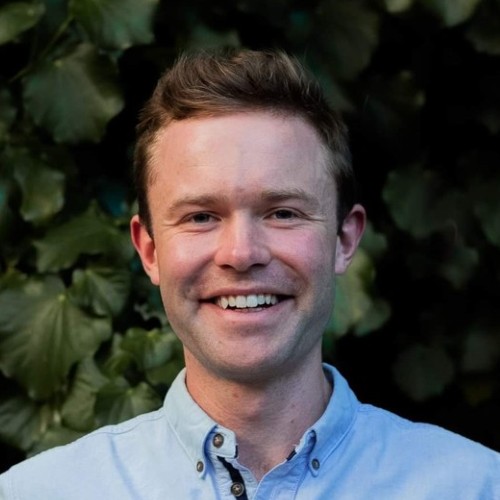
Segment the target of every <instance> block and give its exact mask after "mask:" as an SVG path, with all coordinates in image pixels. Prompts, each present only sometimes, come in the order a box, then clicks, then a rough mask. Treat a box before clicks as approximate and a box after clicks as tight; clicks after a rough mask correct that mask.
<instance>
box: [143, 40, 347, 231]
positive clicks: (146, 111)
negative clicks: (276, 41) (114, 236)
mask: <svg viewBox="0 0 500 500" xmlns="http://www.w3.org/2000/svg"><path fill="white" fill-rule="evenodd" d="M241 111H270V112H273V113H279V114H293V115H298V116H301V117H303V118H305V119H306V120H307V121H308V122H309V123H310V124H311V125H312V126H313V127H314V129H315V130H316V131H317V132H318V133H319V135H320V137H321V139H322V140H323V141H324V144H325V145H326V147H327V150H328V151H329V155H330V164H331V165H330V166H331V171H332V175H333V177H334V179H335V182H336V186H337V196H338V202H337V219H338V222H339V228H340V225H341V223H342V220H343V219H344V217H345V216H346V215H347V213H348V212H349V210H350V209H351V208H352V205H353V204H354V196H355V182H354V174H353V170H352V165H351V155H350V151H349V146H348V139H347V128H346V126H345V124H344V122H343V121H342V120H341V118H340V117H339V115H338V114H337V113H336V112H335V111H333V110H332V109H331V107H330V106H329V105H328V102H327V100H326V98H325V96H324V94H323V92H322V90H321V87H320V85H319V83H318V82H317V81H316V80H315V79H314V78H313V77H312V76H311V75H310V74H309V73H308V72H307V71H306V70H305V68H304V67H303V66H302V65H301V64H300V63H299V61H298V60H297V59H296V58H294V57H291V56H289V55H287V54H285V53H284V52H282V51H252V50H245V49H244V50H230V51H226V52H199V53H196V54H189V55H188V54H184V55H182V56H180V57H179V58H178V59H177V61H176V62H175V64H174V65H173V66H172V67H171V68H169V69H168V70H167V71H166V72H165V73H164V74H163V76H162V77H161V78H160V80H159V81H158V84H157V86H156V89H155V91H154V92H153V95H152V96H151V98H150V99H149V101H148V102H147V103H146V105H145V106H144V108H143V109H142V111H141V113H140V119H139V124H138V126H137V141H136V147H135V158H134V181H135V186H136V190H137V200H138V205H139V217H140V219H141V221H142V222H143V224H145V226H146V228H147V229H148V231H149V232H150V234H152V233H151V214H150V211H149V205H148V199H147V191H148V190H147V188H148V183H149V182H150V179H151V177H150V174H151V172H150V171H149V170H148V164H149V163H150V160H151V155H152V146H153V144H154V142H155V140H156V138H157V135H158V132H159V131H160V130H161V129H163V128H164V127H166V126H167V125H168V124H169V123H170V122H172V121H173V120H184V119H187V118H193V117H202V116H203V117H207V116H220V115H224V114H231V113H236V112H241Z"/></svg>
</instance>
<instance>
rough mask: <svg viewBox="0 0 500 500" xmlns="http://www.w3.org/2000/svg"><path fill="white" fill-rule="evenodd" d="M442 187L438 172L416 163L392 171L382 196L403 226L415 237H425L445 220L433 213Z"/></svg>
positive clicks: (402, 227) (398, 224) (403, 228)
mask: <svg viewBox="0 0 500 500" xmlns="http://www.w3.org/2000/svg"><path fill="white" fill-rule="evenodd" d="M439 187H440V182H439V179H438V177H437V175H436V174H435V173H434V172H432V171H429V170H427V171H422V169H421V168H420V167H418V166H412V167H411V168H409V169H406V170H405V171H400V170H393V171H392V172H390V173H389V176H388V178H387V182H386V185H385V187H384V190H383V193H382V196H383V199H384V201H385V202H386V204H387V206H388V208H389V211H390V213H391V215H392V218H393V219H394V222H395V223H396V225H397V226H398V227H399V228H400V229H402V230H404V231H408V232H409V233H410V234H412V235H413V236H414V237H415V238H425V237H427V236H429V235H430V234H432V233H433V232H434V231H436V230H437V229H439V228H440V227H442V221H441V220H437V219H435V218H434V217H433V213H432V207H433V206H435V205H436V203H437V201H438V200H439V196H440V192H439Z"/></svg>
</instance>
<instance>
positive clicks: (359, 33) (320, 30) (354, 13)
mask: <svg viewBox="0 0 500 500" xmlns="http://www.w3.org/2000/svg"><path fill="white" fill-rule="evenodd" d="M378 28H379V18H378V16H377V14H376V13H375V12H374V11H372V10H370V9H368V8H367V7H366V6H365V4H363V3H361V2H359V1H355V0H323V1H322V2H321V3H320V4H319V5H318V8H317V15H316V23H315V29H314V33H315V42H316V44H317V45H318V50H319V52H320V53H323V59H324V60H325V61H328V64H329V65H330V66H331V68H332V70H333V71H334V72H335V74H336V75H337V76H338V77H339V78H341V79H346V80H352V79H354V78H356V77H357V76H358V75H359V73H360V72H361V71H362V70H363V69H364V68H365V67H366V66H367V65H368V63H369V62H370V59H371V56H372V53H373V51H374V50H375V48H376V46H377V43H378Z"/></svg>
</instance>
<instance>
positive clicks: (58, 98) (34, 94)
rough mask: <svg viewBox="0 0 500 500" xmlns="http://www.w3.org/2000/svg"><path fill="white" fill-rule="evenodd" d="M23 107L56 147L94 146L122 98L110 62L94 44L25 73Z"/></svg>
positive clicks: (117, 110)
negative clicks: (90, 143) (88, 142)
mask: <svg viewBox="0 0 500 500" xmlns="http://www.w3.org/2000/svg"><path fill="white" fill-rule="evenodd" d="M24 105H25V108H26V109H27V110H28V111H29V112H30V113H31V115H32V116H33V119H34V121H35V123H36V124H37V125H40V126H42V127H44V128H46V129H47V130H48V131H49V132H50V133H51V134H52V136H53V137H54V139H55V140H56V141H57V142H66V143H77V142H82V141H93V142H97V141H99V139H101V137H102V136H103V134H104V131H105V128H106V125H107V124H108V122H109V121H110V120H111V118H113V117H114V116H115V115H117V114H118V113H119V112H120V111H121V109H122V108H123V98H122V95H121V91H120V88H119V86H118V84H117V72H116V68H115V66H114V65H113V63H112V62H111V60H110V59H109V58H107V57H105V56H103V55H99V54H98V52H97V49H96V48H95V47H93V46H92V45H89V44H80V45H78V46H77V47H75V48H74V49H73V50H72V52H70V53H69V54H66V55H65V56H63V57H61V58H59V59H56V60H55V61H50V60H46V61H44V62H42V63H41V64H40V65H39V66H38V67H36V68H35V69H34V70H33V71H32V72H30V73H29V74H28V76H27V77H26V78H25V79H24ZM76 117H78V119H76Z"/></svg>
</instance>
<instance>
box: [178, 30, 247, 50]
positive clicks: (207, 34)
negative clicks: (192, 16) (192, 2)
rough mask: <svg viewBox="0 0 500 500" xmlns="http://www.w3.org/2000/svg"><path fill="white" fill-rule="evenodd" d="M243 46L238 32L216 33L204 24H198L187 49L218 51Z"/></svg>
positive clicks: (191, 34)
mask: <svg viewBox="0 0 500 500" xmlns="http://www.w3.org/2000/svg"><path fill="white" fill-rule="evenodd" d="M240 45H241V42H240V39H239V36H238V32H237V31H236V30H234V29H233V30H229V31H225V32H219V31H214V30H212V29H210V28H209V27H207V26H205V25H203V24H199V23H198V24H196V26H195V27H194V29H193V30H192V32H191V33H190V36H189V39H188V43H187V46H186V48H188V49H191V50H200V49H201V50H203V49H217V48H221V47H222V48H225V47H239V46H240Z"/></svg>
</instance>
